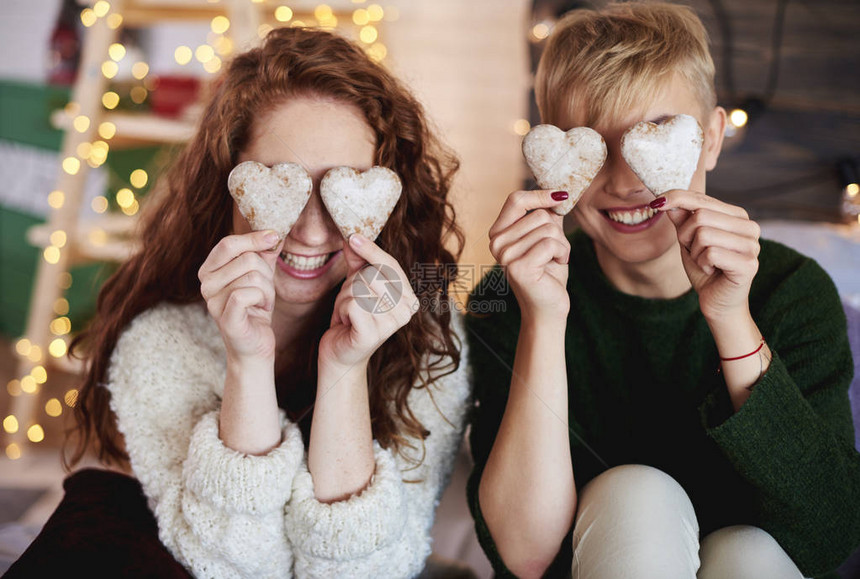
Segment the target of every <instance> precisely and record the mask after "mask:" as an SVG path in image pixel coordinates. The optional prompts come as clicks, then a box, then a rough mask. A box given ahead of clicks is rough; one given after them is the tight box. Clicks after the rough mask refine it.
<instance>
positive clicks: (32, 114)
mask: <svg viewBox="0 0 860 579" xmlns="http://www.w3.org/2000/svg"><path fill="white" fill-rule="evenodd" d="M70 94H71V89H69V87H64V86H52V85H42V84H32V83H27V82H20V81H14V80H5V79H4V80H0V139H2V140H5V141H13V142H16V143H20V144H22V145H31V146H34V147H38V148H40V149H48V150H51V151H59V150H60V146H61V144H62V142H63V131H60V130H58V129H55V128H54V127H52V126H51V122H50V117H51V113H52V112H53V111H55V110H57V109H62V108H63V107H64V106H66V103H67V102H69V95H70Z"/></svg>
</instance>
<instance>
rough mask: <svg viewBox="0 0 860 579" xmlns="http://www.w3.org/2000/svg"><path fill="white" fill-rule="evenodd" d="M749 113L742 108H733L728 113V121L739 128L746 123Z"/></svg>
mask: <svg viewBox="0 0 860 579" xmlns="http://www.w3.org/2000/svg"><path fill="white" fill-rule="evenodd" d="M748 120H749V115H747V112H746V111H745V110H743V109H735V110H733V111H732V112H731V113H729V122H730V123H732V125H734V126H735V127H737V128H741V127H743V126H744V125H746V124H747V121H748Z"/></svg>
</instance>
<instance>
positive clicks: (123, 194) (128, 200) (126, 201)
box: [116, 188, 134, 207]
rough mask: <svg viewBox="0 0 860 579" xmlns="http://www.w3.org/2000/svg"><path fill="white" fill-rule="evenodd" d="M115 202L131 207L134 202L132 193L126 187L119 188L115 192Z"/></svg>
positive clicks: (121, 205)
mask: <svg viewBox="0 0 860 579" xmlns="http://www.w3.org/2000/svg"><path fill="white" fill-rule="evenodd" d="M116 203H117V205H119V206H120V207H131V204H132V203H134V193H132V191H131V189H128V188H122V189H120V190H119V191H117V192H116Z"/></svg>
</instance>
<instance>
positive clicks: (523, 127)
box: [514, 119, 532, 137]
mask: <svg viewBox="0 0 860 579" xmlns="http://www.w3.org/2000/svg"><path fill="white" fill-rule="evenodd" d="M531 128H532V126H531V123H529V122H528V120H526V119H517V120H515V121H514V133H516V134H518V135H519V136H521V137H524V136H525V135H527V134H528V132H529V131H530V130H531Z"/></svg>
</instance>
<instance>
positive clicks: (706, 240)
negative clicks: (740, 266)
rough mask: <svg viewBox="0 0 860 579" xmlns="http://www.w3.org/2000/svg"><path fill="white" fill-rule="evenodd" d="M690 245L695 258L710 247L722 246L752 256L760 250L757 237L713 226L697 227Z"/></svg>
mask: <svg viewBox="0 0 860 579" xmlns="http://www.w3.org/2000/svg"><path fill="white" fill-rule="evenodd" d="M689 247H690V256H691V257H692V258H693V259H698V257H699V256H700V255H701V254H702V252H703V251H705V250H707V249H708V248H709V247H721V248H723V249H728V250H729V251H734V252H735V253H739V254H742V255H747V256H752V257H757V256H758V254H759V250H760V247H759V243H758V241H757V240H756V239H752V238H749V237H745V236H742V235H737V234H735V233H731V232H729V231H725V230H723V229H716V228H713V227H697V228H696V229H695V234H694V236H693V238H692V240H691V243H690V245H689Z"/></svg>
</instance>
